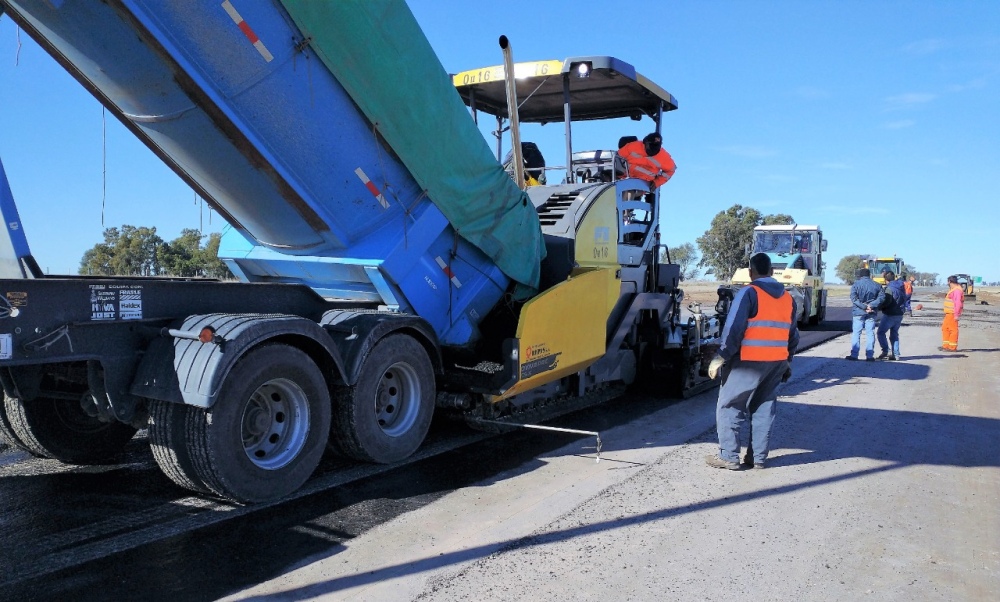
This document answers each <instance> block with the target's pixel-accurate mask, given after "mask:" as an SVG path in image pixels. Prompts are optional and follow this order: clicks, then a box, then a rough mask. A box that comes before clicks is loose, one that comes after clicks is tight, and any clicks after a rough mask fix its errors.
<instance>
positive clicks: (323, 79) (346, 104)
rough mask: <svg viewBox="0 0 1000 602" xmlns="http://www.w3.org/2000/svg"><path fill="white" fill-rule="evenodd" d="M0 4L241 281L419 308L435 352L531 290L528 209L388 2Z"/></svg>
mask: <svg viewBox="0 0 1000 602" xmlns="http://www.w3.org/2000/svg"><path fill="white" fill-rule="evenodd" d="M6 5H7V6H6V10H7V12H9V13H10V14H11V15H12V16H13V17H14V18H15V19H16V20H17V22H18V23H19V25H21V26H22V27H24V28H25V29H26V30H27V31H28V33H29V34H30V35H31V36H32V37H33V38H34V39H35V40H36V41H38V42H39V43H40V44H41V45H42V46H43V47H45V48H46V50H47V51H48V52H49V53H51V54H52V55H53V56H55V57H56V59H57V60H58V61H59V62H60V63H61V64H62V65H63V66H64V67H65V68H66V69H67V70H68V71H69V72H70V73H72V74H73V75H74V76H75V77H76V78H77V79H78V80H79V81H80V82H81V83H83V84H84V85H85V86H86V87H87V89H88V90H90V91H91V92H92V93H93V94H94V95H95V96H96V97H97V98H98V99H99V100H100V101H101V102H102V103H103V104H104V105H105V106H106V107H107V108H108V109H109V110H110V111H112V112H113V113H114V114H115V115H116V116H117V117H118V118H119V119H120V120H121V121H122V122H123V123H124V124H125V125H126V127H128V128H129V129H130V130H131V131H132V132H133V133H134V134H135V135H136V136H138V137H139V138H140V139H141V140H142V141H143V142H144V143H145V144H146V145H147V146H149V148H150V149H152V150H153V152H155V153H156V154H157V155H158V156H159V157H160V158H161V159H163V161H164V162H165V163H167V164H168V165H169V166H170V167H171V168H172V169H173V170H174V171H175V172H176V173H177V174H178V175H179V176H181V177H182V178H183V179H184V180H185V181H186V182H188V183H189V184H190V185H191V186H192V187H193V188H194V189H195V190H196V191H197V192H198V194H200V195H201V196H203V197H204V198H205V199H206V200H207V201H208V202H209V203H210V204H211V205H212V206H213V208H215V209H216V210H217V211H218V212H219V213H220V214H221V215H222V216H223V217H224V218H225V219H226V221H227V222H228V223H229V224H230V225H231V226H232V230H231V231H230V232H227V233H226V235H225V236H224V241H223V245H222V251H221V252H220V256H223V258H224V259H226V260H227V262H228V263H229V265H230V267H231V268H232V269H233V272H234V273H236V274H237V275H238V276H239V277H240V278H242V279H244V280H246V281H251V282H296V283H304V284H307V285H309V286H311V287H312V288H313V289H314V290H316V291H317V292H319V293H320V294H321V295H323V296H325V297H327V298H337V299H348V300H352V301H357V302H358V303H359V304H371V305H375V304H378V305H385V306H388V307H390V308H398V309H399V310H401V311H405V312H413V313H416V314H418V315H420V316H421V317H423V318H424V319H426V320H427V321H428V322H430V323H431V324H432V326H433V327H434V329H435V331H436V334H437V336H438V337H439V339H440V341H441V342H442V343H444V344H446V345H465V344H468V343H471V342H473V341H475V340H476V338H477V337H478V329H477V325H478V322H479V320H480V318H481V316H484V315H485V314H486V313H487V312H488V311H489V310H490V309H491V308H492V307H493V306H494V305H495V304H496V303H497V301H498V300H499V299H500V298H501V297H502V296H503V294H504V293H505V292H506V291H508V290H509V289H510V288H511V285H512V281H513V283H514V284H516V285H520V287H521V291H522V292H523V291H525V290H527V291H530V290H532V289H534V288H536V287H537V285H538V265H539V261H540V259H541V256H542V255H543V254H544V250H543V245H542V243H541V233H540V230H539V226H538V219H537V216H536V215H535V211H534V208H533V207H532V205H531V203H530V202H528V201H527V200H526V197H525V195H524V194H523V193H522V192H521V191H520V190H519V189H518V188H517V187H516V186H515V185H514V184H513V182H511V181H510V179H509V178H508V177H507V176H506V174H505V173H504V172H503V170H502V168H501V166H500V165H499V163H498V162H497V161H496V159H495V158H494V157H493V156H492V154H491V153H490V150H489V148H488V147H487V145H486V142H485V141H484V140H483V139H482V136H481V135H480V134H479V132H478V130H477V129H476V127H475V125H474V124H473V123H472V121H471V119H470V118H469V116H468V114H467V112H466V110H465V108H464V105H463V103H462V101H461V100H460V99H459V97H458V95H457V93H456V92H455V91H454V89H453V87H452V85H451V80H450V79H449V77H448V75H447V73H446V72H445V71H444V69H443V68H442V66H441V64H440V62H439V61H438V60H437V58H436V56H435V54H434V52H433V50H432V49H431V48H430V46H429V44H428V43H427V40H426V39H425V38H424V36H423V34H422V32H421V31H420V28H419V27H418V26H417V24H416V22H415V20H414V19H413V16H412V14H411V13H410V12H409V10H408V9H407V7H406V5H405V4H404V3H403V2H402V1H399V0H397V1H389V2H364V3H360V2H358V3H355V2H350V3H341V2H293V1H291V0H288V1H285V2H278V1H264V0H253V1H250V0H225V1H222V2H218V1H217V2H200V1H199V2H196V1H171V2H162V1H159V0H148V1H142V0H117V1H115V0H112V1H103V0H78V1H73V2H52V1H50V0H12V1H10V2H7V3H6Z"/></svg>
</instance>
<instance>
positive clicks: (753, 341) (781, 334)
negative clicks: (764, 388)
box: [740, 284, 792, 362]
mask: <svg viewBox="0 0 1000 602" xmlns="http://www.w3.org/2000/svg"><path fill="white" fill-rule="evenodd" d="M750 286H753V288H755V289H757V315H756V316H754V317H752V318H750V319H749V320H748V321H747V330H746V333H744V335H743V342H742V343H741V344H740V359H741V360H743V361H745V362H780V361H783V360H787V359H788V336H789V333H790V332H791V329H792V296H791V295H789V294H788V291H785V294H783V295H782V296H781V297H780V298H779V299H775V298H774V297H772V296H771V295H769V294H768V293H766V292H764V289H762V288H760V287H759V286H754V285H753V284H751V285H750Z"/></svg>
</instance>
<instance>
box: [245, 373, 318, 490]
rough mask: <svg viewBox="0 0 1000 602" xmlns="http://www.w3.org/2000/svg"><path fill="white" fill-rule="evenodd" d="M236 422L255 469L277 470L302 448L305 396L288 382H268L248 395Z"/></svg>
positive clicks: (305, 426) (305, 425)
mask: <svg viewBox="0 0 1000 602" xmlns="http://www.w3.org/2000/svg"><path fill="white" fill-rule="evenodd" d="M240 422H241V430H242V433H241V434H242V437H243V451H244V452H246V455H247V458H249V459H250V461H251V462H253V464H254V465H255V466H257V467H258V468H261V469H263V470H277V469H279V468H282V467H284V466H286V465H287V464H288V463H289V462H291V461H292V460H294V459H295V457H296V456H298V455H299V452H301V451H302V449H303V448H304V447H305V445H306V439H307V438H308V436H309V396H308V395H306V392H305V391H303V390H302V387H300V386H299V385H297V384H296V383H295V382H293V381H291V380H288V379H285V378H276V379H273V380H269V381H267V382H265V383H264V384H262V385H261V386H259V387H257V390H256V391H254V392H253V394H251V395H250V399H248V400H247V403H246V406H245V407H244V408H243V417H242V419H241V421H240Z"/></svg>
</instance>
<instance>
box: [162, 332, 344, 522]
mask: <svg viewBox="0 0 1000 602" xmlns="http://www.w3.org/2000/svg"><path fill="white" fill-rule="evenodd" d="M157 410H158V411H161V410H162V408H157ZM162 417H163V418H164V419H165V420H166V421H167V423H166V424H157V426H156V427H155V428H156V430H157V431H158V432H157V434H156V438H157V440H158V441H163V442H164V446H163V449H162V450H161V452H160V453H159V456H158V458H157V461H158V462H160V461H161V459H162V460H163V461H164V462H165V463H166V464H167V469H166V470H164V472H165V473H167V476H168V477H170V478H171V479H172V480H174V482H175V483H178V484H180V485H182V486H185V487H188V488H190V489H193V490H195V491H201V490H202V489H201V488H202V485H203V486H204V487H205V488H207V489H208V490H209V491H211V492H212V493H214V494H216V495H218V496H221V497H224V498H226V499H229V500H232V501H234V502H237V503H241V504H244V503H259V502H266V501H270V500H275V499H278V498H281V497H284V496H286V495H288V494H289V493H292V492H293V491H295V490H296V489H298V488H299V487H301V486H302V484H303V483H305V482H306V480H307V479H308V478H309V477H310V476H311V475H312V473H313V471H314V470H316V466H318V465H319V461H320V459H321V458H322V456H323V452H324V450H325V449H326V442H327V438H328V437H329V434H330V390H329V388H328V386H327V383H326V379H325V378H324V377H323V373H322V372H321V371H320V369H319V367H318V366H317V365H316V363H315V362H313V360H312V359H311V358H310V357H309V356H308V355H306V354H305V352H303V351H301V350H299V349H297V348H295V347H292V346H289V345H266V346H263V347H260V348H257V349H254V350H252V351H249V352H248V353H247V354H246V355H245V356H244V357H242V358H240V360H239V361H238V362H237V363H236V365H235V366H234V367H233V369H232V371H231V372H230V373H229V374H228V375H227V376H226V380H225V382H224V383H223V384H222V388H221V390H220V391H219V395H218V398H217V399H216V401H215V404H214V405H212V407H211V408H208V409H207V410H203V409H200V408H194V407H188V408H185V411H178V410H176V409H174V410H173V411H171V412H162ZM179 439H183V441H181V440H179ZM171 449H173V450H177V449H181V453H179V454H175V455H173V456H171V455H170V454H169V451H168V450H171ZM192 485H193V486H192Z"/></svg>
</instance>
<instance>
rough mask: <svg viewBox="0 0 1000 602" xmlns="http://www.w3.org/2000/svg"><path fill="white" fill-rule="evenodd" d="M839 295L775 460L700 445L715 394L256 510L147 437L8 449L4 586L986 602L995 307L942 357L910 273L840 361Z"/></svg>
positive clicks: (462, 429) (353, 476)
mask: <svg viewBox="0 0 1000 602" xmlns="http://www.w3.org/2000/svg"><path fill="white" fill-rule="evenodd" d="M716 286H717V285H716V284H715V283H686V285H685V290H686V291H687V301H688V302H694V301H700V302H701V303H702V304H703V307H704V308H705V309H706V310H708V311H709V313H710V308H711V307H712V306H714V302H715V301H714V300H715V289H716ZM848 290H849V289H848V287H844V286H839V287H832V288H831V290H830V308H829V311H828V314H827V316H828V320H827V321H826V322H825V323H824V324H822V325H820V326H819V327H814V328H810V329H808V330H806V331H803V333H802V343H801V347H802V348H801V351H800V353H799V354H798V355H797V356H796V358H795V359H794V361H793V371H794V374H793V376H792V378H791V380H790V381H789V382H788V383H787V384H785V385H783V386H782V388H781V389H780V391H779V403H778V415H777V420H776V423H775V427H774V431H773V434H772V441H773V447H772V451H771V455H770V457H769V458H768V462H767V466H766V468H765V469H764V470H741V471H728V470H719V469H715V468H710V467H708V466H707V465H706V464H705V461H704V457H705V456H706V455H709V454H713V453H715V452H716V451H717V449H718V448H717V445H716V433H715V405H716V400H717V396H718V389H709V390H707V391H705V392H703V393H701V394H698V395H695V396H693V397H690V398H688V399H685V400H671V399H667V398H664V397H663V396H662V395H658V394H656V393H655V392H654V393H648V394H643V393H632V392H629V393H628V394H626V395H624V396H622V397H620V398H617V399H615V400H612V401H610V402H607V403H605V404H603V405H601V406H596V407H592V408H590V409H587V410H583V411H579V412H575V413H573V414H570V415H567V416H564V417H562V418H559V419H557V420H555V421H552V422H547V423H546V425H550V426H558V427H565V428H572V429H578V430H586V431H597V432H599V433H600V436H601V442H602V448H601V453H600V461H599V462H598V461H596V460H597V454H596V451H597V450H596V449H595V447H596V445H595V444H596V438H595V437H593V436H587V435H580V434H573V433H564V432H550V431H541V430H533V429H532V430H520V431H515V432H513V433H508V434H504V435H492V434H488V433H483V432H480V431H472V430H469V429H468V428H467V427H466V426H465V425H464V424H460V423H452V422H449V421H447V420H446V421H444V422H437V421H436V422H435V426H434V427H433V428H432V432H431V435H430V436H429V438H428V441H427V442H425V444H424V445H423V446H422V447H421V449H420V450H419V451H418V453H417V454H416V455H415V456H414V457H413V458H410V459H408V460H407V461H405V462H402V463H400V464H398V465H393V466H383V465H372V464H359V463H351V462H347V461H344V460H342V459H338V458H335V457H327V458H324V461H323V462H322V463H321V466H320V468H319V469H317V471H316V474H314V475H313V477H312V479H310V481H309V482H307V484H306V485H305V486H304V487H303V488H302V490H301V491H299V492H296V494H294V495H292V496H289V497H288V498H287V499H284V500H281V501H278V502H275V503H271V504H263V505H259V506H242V507H241V506H235V505H233V504H229V503H226V502H224V501H220V500H213V499H211V498H206V497H204V496H198V495H194V494H191V493H190V492H187V491H185V490H183V489H180V488H178V487H176V486H175V485H173V483H171V482H170V481H169V480H168V479H167V478H166V477H165V476H164V475H163V474H162V472H161V471H160V470H159V469H158V467H157V465H156V463H155V461H154V459H153V458H152V454H151V452H150V447H149V443H148V438H147V437H146V436H145V432H144V431H140V433H139V434H138V435H137V436H136V438H135V439H133V441H132V442H130V443H129V445H128V446H127V448H126V450H125V451H124V452H123V454H122V455H121V457H119V458H116V459H115V460H113V461H111V462H109V463H107V464H101V465H80V466H75V465H68V464H62V463H60V462H57V461H55V460H46V459H40V458H33V457H31V456H30V455H28V454H26V453H25V452H21V451H18V450H16V449H9V448H8V449H6V450H3V449H0V600H18V601H19V602H20V601H21V600H78V601H89V600H95V601H97V600H100V601H102V602H103V601H104V600H136V599H141V600H145V601H146V602H157V601H159V600H164V601H171V602H173V601H175V600H190V601H196V602H200V601H210V600H219V599H224V600H255V601H256V600H268V601H270V600H312V599H317V600H366V601H367V600H371V601H384V600H429V601H437V600H441V601H451V600H461V601H463V602H465V601H467V600H470V599H472V600H512V601H513V600H546V601H548V600H556V601H559V600H566V601H569V600H573V601H577V600H594V601H597V600H601V601H603V600H642V601H646V600H649V601H660V600H682V601H687V600H712V601H715V600H739V601H740V602H744V601H756V600H768V601H770V600H776V601H784V600H804V601H813V600H815V601H820V600H822V601H826V600H852V601H853V600H879V601H882V600H900V601H903V600H905V601H906V602H912V601H923V600H934V601H937V600H940V601H953V600H962V601H967V600H969V601H978V600H983V601H986V600H989V601H991V602H992V601H995V600H998V599H1000V513H998V512H997V508H998V507H1000V369H998V368H1000V363H998V362H997V357H1000V356H998V355H997V352H998V351H1000V301H995V300H996V297H995V296H991V295H996V293H995V291H993V290H985V291H980V296H979V297H978V298H977V301H978V302H977V303H976V304H973V303H971V300H970V303H969V304H968V306H967V308H966V314H965V315H964V316H963V318H962V320H961V337H960V340H959V349H960V351H959V352H957V353H946V352H941V351H938V346H939V345H940V344H941V337H940V334H941V333H940V322H941V318H942V303H941V295H942V294H943V292H944V289H943V288H941V289H918V291H917V293H916V294H915V299H914V305H915V307H922V309H919V310H915V311H914V315H913V316H912V317H911V316H907V317H906V318H905V320H904V323H903V328H902V330H901V352H902V359H901V361H895V362H889V361H882V362H865V361H855V362H852V361H847V360H845V359H844V356H845V355H846V354H847V352H848V348H849V345H850V337H849V331H850V311H849V308H848V298H847V297H848ZM983 301H985V302H986V303H988V305H982V304H981V302H983ZM0 447H3V446H2V445H0Z"/></svg>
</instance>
